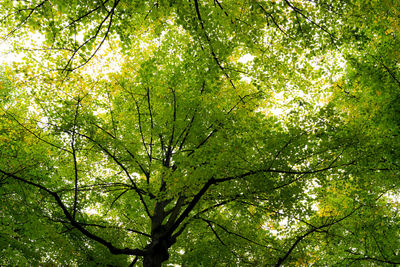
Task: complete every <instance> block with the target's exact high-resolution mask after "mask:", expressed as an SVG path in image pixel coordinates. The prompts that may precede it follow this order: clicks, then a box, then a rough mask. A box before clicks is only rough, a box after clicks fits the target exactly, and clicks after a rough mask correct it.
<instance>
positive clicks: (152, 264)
mask: <svg viewBox="0 0 400 267" xmlns="http://www.w3.org/2000/svg"><path fill="white" fill-rule="evenodd" d="M165 245H166V244H158V245H155V246H154V247H153V249H152V253H150V254H148V255H146V256H144V259H143V267H161V264H162V263H163V262H164V261H166V260H168V258H169V253H168V247H167V246H165Z"/></svg>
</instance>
